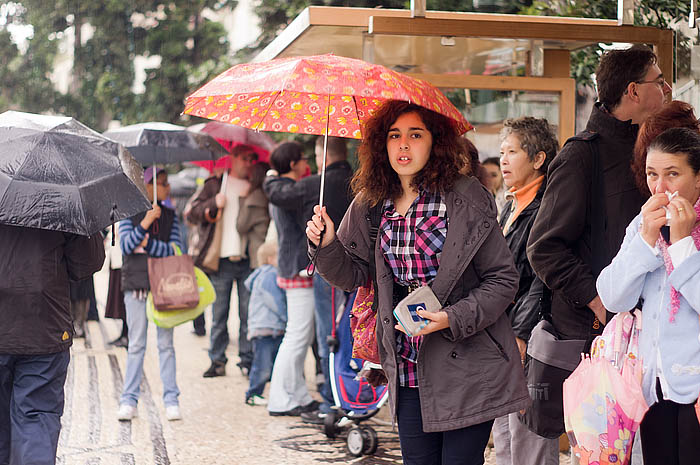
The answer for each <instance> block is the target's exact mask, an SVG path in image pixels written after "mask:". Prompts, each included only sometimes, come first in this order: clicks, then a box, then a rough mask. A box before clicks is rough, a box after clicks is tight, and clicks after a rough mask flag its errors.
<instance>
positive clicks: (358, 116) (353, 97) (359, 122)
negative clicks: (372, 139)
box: [352, 95, 364, 140]
mask: <svg viewBox="0 0 700 465" xmlns="http://www.w3.org/2000/svg"><path fill="white" fill-rule="evenodd" d="M352 101H353V102H354V103H355V115H356V116H357V127H358V128H359V130H360V140H362V139H363V138H364V137H363V136H362V121H361V120H360V115H359V114H357V99H356V98H355V96H354V95H353V96H352Z"/></svg>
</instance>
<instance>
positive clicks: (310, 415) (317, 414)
mask: <svg viewBox="0 0 700 465" xmlns="http://www.w3.org/2000/svg"><path fill="white" fill-rule="evenodd" d="M326 415H328V414H327V413H321V411H320V410H316V411H314V412H303V413H302V414H301V415H300V417H301V421H303V422H304V423H310V424H312V425H322V424H323V422H324V421H325V419H326Z"/></svg>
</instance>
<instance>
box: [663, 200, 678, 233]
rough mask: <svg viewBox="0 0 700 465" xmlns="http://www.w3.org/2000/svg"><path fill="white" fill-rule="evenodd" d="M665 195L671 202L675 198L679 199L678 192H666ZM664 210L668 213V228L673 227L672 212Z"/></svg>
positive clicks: (666, 208)
mask: <svg viewBox="0 0 700 465" xmlns="http://www.w3.org/2000/svg"><path fill="white" fill-rule="evenodd" d="M665 194H666V197H668V201H669V202H670V201H671V200H673V199H674V198H676V197H678V191H676V192H673V193H671V192H669V191H666V192H665ZM663 209H664V210H665V211H666V226H671V212H670V211H668V207H663Z"/></svg>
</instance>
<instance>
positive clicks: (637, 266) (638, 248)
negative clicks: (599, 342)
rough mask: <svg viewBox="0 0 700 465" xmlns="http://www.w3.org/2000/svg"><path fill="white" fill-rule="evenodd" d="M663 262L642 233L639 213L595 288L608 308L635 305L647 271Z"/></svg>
mask: <svg viewBox="0 0 700 465" xmlns="http://www.w3.org/2000/svg"><path fill="white" fill-rule="evenodd" d="M660 266H663V259H662V258H661V256H659V255H656V254H654V252H653V250H652V249H651V247H649V246H648V244H647V243H646V242H644V239H642V236H641V235H640V234H639V216H637V218H635V219H634V220H632V223H630V225H629V226H627V231H626V233H625V240H624V241H623V242H622V246H621V247H620V251H619V252H618V253H617V255H616V256H615V258H614V259H613V261H612V262H611V263H610V265H608V266H606V267H605V268H604V269H603V271H602V272H601V273H600V276H598V280H597V281H596V288H597V289H598V295H599V296H600V299H601V300H602V302H603V305H604V306H605V308H606V309H608V310H609V311H611V312H613V313H620V312H626V311H628V310H631V309H632V308H634V306H635V305H637V302H638V301H639V297H640V296H641V295H642V290H643V289H644V282H645V281H646V277H647V274H648V273H650V272H652V271H654V270H656V269H657V268H658V267H660Z"/></svg>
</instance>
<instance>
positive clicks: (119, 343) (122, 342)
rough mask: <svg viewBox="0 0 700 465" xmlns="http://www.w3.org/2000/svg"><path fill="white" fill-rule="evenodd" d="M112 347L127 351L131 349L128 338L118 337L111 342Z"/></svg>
mask: <svg viewBox="0 0 700 465" xmlns="http://www.w3.org/2000/svg"><path fill="white" fill-rule="evenodd" d="M110 345H113V346H115V347H124V348H125V349H126V348H128V347H129V339H127V337H126V336H122V337H118V338H116V339H115V340H113V341H112V342H110Z"/></svg>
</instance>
